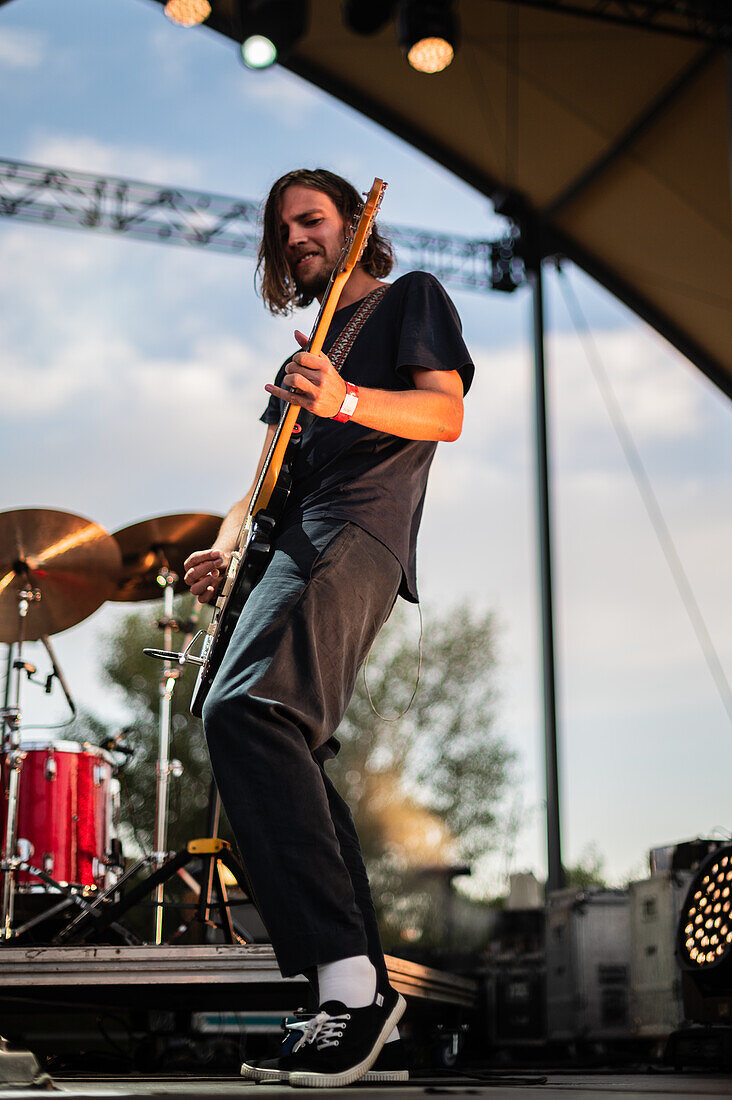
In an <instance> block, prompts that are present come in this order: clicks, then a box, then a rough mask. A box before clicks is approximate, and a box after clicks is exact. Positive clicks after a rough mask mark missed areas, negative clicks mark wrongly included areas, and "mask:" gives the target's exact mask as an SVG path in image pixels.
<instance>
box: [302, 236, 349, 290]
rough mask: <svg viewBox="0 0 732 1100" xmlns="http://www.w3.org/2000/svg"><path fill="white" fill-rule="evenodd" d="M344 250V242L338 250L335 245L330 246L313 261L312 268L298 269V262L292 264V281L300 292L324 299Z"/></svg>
mask: <svg viewBox="0 0 732 1100" xmlns="http://www.w3.org/2000/svg"><path fill="white" fill-rule="evenodd" d="M342 250H343V242H341V243H340V244H339V245H338V247H337V250H335V246H333V245H331V246H329V247H328V248H327V250H324V251H323V252H321V253H320V254H319V255H318V258H317V260H315V261H312V262H311V264H310V265H309V267H310V268H311V270H310V269H306V270H304V271H298V265H297V264H294V265H293V266H291V267H290V271H291V274H292V281H293V282H294V284H295V288H296V289H297V292H298V294H303V295H306V296H308V297H312V298H318V299H322V297H323V295H324V294H325V292H326V290H327V289H328V284H329V283H330V278H331V275H332V274H333V269H334V268H335V266H336V264H337V263H338V261H339V260H340V258H341V255H342ZM333 253H334V254H333Z"/></svg>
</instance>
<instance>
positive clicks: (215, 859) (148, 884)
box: [53, 783, 252, 944]
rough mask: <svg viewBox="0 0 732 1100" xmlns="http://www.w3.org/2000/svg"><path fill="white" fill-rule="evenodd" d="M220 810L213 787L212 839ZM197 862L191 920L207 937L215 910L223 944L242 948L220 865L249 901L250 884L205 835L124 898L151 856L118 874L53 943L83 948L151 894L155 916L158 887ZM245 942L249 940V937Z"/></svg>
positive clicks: (223, 846) (227, 850)
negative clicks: (196, 895)
mask: <svg viewBox="0 0 732 1100" xmlns="http://www.w3.org/2000/svg"><path fill="white" fill-rule="evenodd" d="M220 806H221V802H220V799H219V796H218V792H217V791H216V788H215V786H214V784H213V783H212V784H211V789H210V792H209V807H208V813H207V825H208V826H209V833H210V834H212V833H213V832H214V829H215V830H216V831H218V818H219V813H220ZM198 859H201V861H202V866H201V875H200V883H201V887H200V893H199V898H198V906H197V911H196V915H195V917H194V918H193V919H194V920H197V921H201V922H202V924H203V927H204V929H205V930H206V934H207V933H208V931H209V930H210V929H211V928H212V922H211V913H212V910H214V909H218V911H219V913H220V917H221V929H222V932H223V936H224V940H225V942H226V943H241V942H242V937H241V936H240V935H239V934H238V933H237V932H236V930H235V929H234V925H233V921H232V918H231V906H232V902H230V901H229V899H228V897H227V893H226V885H225V883H224V880H223V878H222V875H221V870H220V867H219V864H223V865H224V867H226V868H227V869H228V870H229V871H230V872H231V874H232V875H233V877H234V879H235V881H236V883H237V885H238V887H239V889H240V890H241V891H242V893H243V894H244V895H245V896H246V897H247V898H249V897H250V896H251V890H250V887H249V883H248V882H247V878H246V874H245V872H244V869H243V868H242V866H241V864H240V863H239V861H238V860H237V858H236V856H235V855H234V854H233V852H232V851H231V847H230V845H229V844H228V842H227V841H225V840H221V839H220V838H219V837H217V836H215V835H209V836H207V837H199V838H197V839H195V840H190V841H189V842H188V844H187V845H186V847H185V848H184V849H183V850H182V851H180V852H176V853H173V854H170V855H168V856H167V857H166V858H165V860H164V862H163V863H162V865H161V866H160V867H155V868H154V869H153V871H152V873H151V874H149V875H147V876H146V877H145V878H144V879H143V880H142V881H141V882H140V883H138V885H137V886H135V887H134V888H133V889H131V890H130V891H129V893H126V894H125V893H124V888H125V887H126V886H127V884H128V883H129V882H130V880H131V879H132V878H134V877H135V876H136V875H137V873H138V872H139V871H140V870H142V869H143V868H144V867H147V866H149V865H151V864H154V862H155V853H151V854H150V855H149V856H144V857H143V858H142V859H140V860H138V861H137V862H136V863H135V864H134V866H133V867H131V868H130V869H129V870H128V871H126V872H125V873H124V874H123V875H122V877H121V878H120V879H119V881H118V882H117V883H116V885H115V886H114V887H113V888H111V889H109V890H106V891H104V892H103V893H100V894H99V895H97V897H95V898H94V900H93V901H92V902H91V903H90V904H89V906H88V907H87V908H86V909H85V911H84V912H83V913H79V914H78V915H77V916H76V917H75V918H74V919H73V920H72V921H71V922H70V923H69V924H68V925H66V927H65V928H63V929H62V930H61V931H60V932H59V933H58V935H57V936H56V937H55V939H54V941H53V942H54V944H73V943H85V942H86V941H87V939H88V938H89V937H90V936H94V935H100V934H101V933H103V932H105V931H106V930H107V929H108V928H109V927H115V926H116V925H117V922H119V921H120V920H121V918H122V917H123V916H124V914H125V913H126V912H128V911H129V910H130V909H133V908H134V907H135V906H137V905H139V904H140V903H142V902H143V901H144V899H145V898H146V897H148V896H149V895H150V894H151V893H152V894H153V896H154V898H155V900H154V901H153V905H154V908H155V911H156V913H157V911H158V909H159V903H158V901H157V894H158V890H159V889H160V887H163V888H164V886H165V883H166V882H167V881H169V880H170V879H171V878H173V877H174V876H176V875H177V874H178V872H179V871H180V870H184V869H185V868H186V867H187V865H188V864H189V863H191V862H194V861H197V860H198ZM115 893H116V894H118V895H119V897H118V900H116V901H115V900H112V896H113V895H114V894H115ZM214 895H215V900H214ZM106 903H108V904H106ZM191 923H192V922H191ZM179 934H180V930H179V932H178V934H177V935H176V937H174V938H178V937H179ZM247 938H249V939H251V938H252V937H251V936H249V935H248V933H247Z"/></svg>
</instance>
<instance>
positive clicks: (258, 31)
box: [239, 0, 308, 69]
mask: <svg viewBox="0 0 732 1100" xmlns="http://www.w3.org/2000/svg"><path fill="white" fill-rule="evenodd" d="M239 14H240V26H241V56H242V60H243V62H244V64H245V65H246V66H247V68H248V69H266V68H269V66H270V65H274V63H275V61H277V60H281V59H282V58H283V57H286V56H287V54H288V52H289V51H290V50H291V49H292V47H293V46H294V45H295V43H296V42H298V41H299V40H300V39H301V38H302V36H303V35H304V34H305V32H306V30H307V24H308V3H307V0H240V3H239Z"/></svg>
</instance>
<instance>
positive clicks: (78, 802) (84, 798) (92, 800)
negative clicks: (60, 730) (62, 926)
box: [0, 739, 118, 890]
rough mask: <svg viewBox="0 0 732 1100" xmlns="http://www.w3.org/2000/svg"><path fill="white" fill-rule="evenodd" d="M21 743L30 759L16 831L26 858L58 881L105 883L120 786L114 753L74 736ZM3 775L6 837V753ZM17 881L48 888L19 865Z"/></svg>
mask: <svg viewBox="0 0 732 1100" xmlns="http://www.w3.org/2000/svg"><path fill="white" fill-rule="evenodd" d="M20 747H21V750H22V752H24V753H25V759H24V760H23V764H22V768H21V773H20V792H19V796H18V823H17V831H16V836H17V838H18V851H19V852H20V853H21V855H22V858H23V859H24V860H26V861H27V862H28V863H31V864H32V865H33V866H34V867H38V868H40V869H41V870H42V871H46V872H47V873H48V874H49V875H50V876H51V877H52V878H54V879H55V880H56V882H63V883H69V884H73V885H79V886H99V887H103V886H104V885H105V876H106V873H107V867H106V861H107V856H108V855H109V851H110V840H111V837H112V831H113V821H112V818H113V814H114V802H115V794H116V788H118V785H117V781H116V780H113V779H112V773H113V767H112V758H111V757H110V755H109V753H108V752H105V750H104V749H100V748H97V747H96V746H95V745H89V744H84V745H77V744H75V743H74V742H73V741H53V740H51V739H48V740H43V741H41V740H38V741H24V742H22V743H21V746H20ZM0 775H1V776H2V791H3V799H2V806H1V807H0V811H1V813H0V824H1V825H2V839H3V840H4V837H5V823H6V819H7V812H8V798H7V794H8V768H7V765H6V763H5V759H4V758H2V759H0ZM0 843H1V841H0ZM28 853H30V854H28ZM0 877H2V876H0ZM17 881H18V884H19V885H20V886H22V887H23V888H24V889H26V890H27V889H29V888H31V887H35V888H40V889H46V888H47V887H46V886H45V885H44V883H43V882H42V880H40V879H38V878H36V877H35V876H34V875H31V874H29V873H28V872H27V871H19V872H18V880H17Z"/></svg>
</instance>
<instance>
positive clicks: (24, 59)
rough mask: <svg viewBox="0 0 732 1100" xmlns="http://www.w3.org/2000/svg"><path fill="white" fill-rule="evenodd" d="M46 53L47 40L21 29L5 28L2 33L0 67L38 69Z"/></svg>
mask: <svg viewBox="0 0 732 1100" xmlns="http://www.w3.org/2000/svg"><path fill="white" fill-rule="evenodd" d="M45 52H46V43H45V39H44V38H43V37H42V36H41V35H40V34H37V33H33V32H32V31H28V30H24V29H22V28H20V27H4V28H3V29H2V31H0V67H2V66H5V67H6V68H8V69H37V68H38V67H39V65H40V64H41V63H42V62H43V59H44V56H45Z"/></svg>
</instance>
